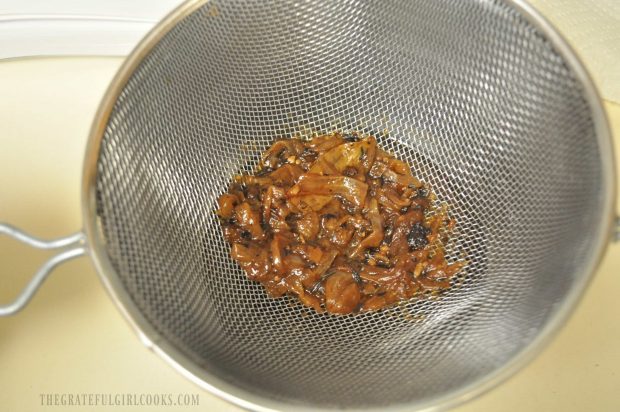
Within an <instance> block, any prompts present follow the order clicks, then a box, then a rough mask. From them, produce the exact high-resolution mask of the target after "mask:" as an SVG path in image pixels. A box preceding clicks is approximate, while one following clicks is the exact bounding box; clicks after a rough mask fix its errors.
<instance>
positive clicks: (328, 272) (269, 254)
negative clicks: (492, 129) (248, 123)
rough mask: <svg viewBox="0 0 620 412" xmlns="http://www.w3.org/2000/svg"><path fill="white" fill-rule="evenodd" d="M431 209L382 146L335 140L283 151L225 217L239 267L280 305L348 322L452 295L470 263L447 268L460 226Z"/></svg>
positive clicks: (224, 208) (270, 157)
mask: <svg viewBox="0 0 620 412" xmlns="http://www.w3.org/2000/svg"><path fill="white" fill-rule="evenodd" d="M431 199H432V194H431V193H430V191H429V190H428V188H427V187H425V186H424V185H423V184H422V183H421V182H420V181H419V180H418V179H416V178H415V177H414V176H413V175H412V174H411V169H410V168H409V166H408V165H407V164H406V163H405V162H403V161H401V160H398V159H396V158H394V157H393V156H391V155H389V154H388V153H387V152H385V151H384V150H382V149H381V148H379V147H378V146H377V142H376V140H375V138H374V137H372V136H369V137H362V136H361V135H360V134H358V133H347V134H341V133H332V134H328V135H323V136H319V137H315V138H313V139H311V140H301V139H287V140H279V141H277V142H275V143H274V144H273V145H272V146H271V147H270V148H269V149H268V150H267V151H266V152H265V153H264V154H263V156H262V159H261V162H260V164H259V167H258V170H257V171H256V173H255V174H254V175H240V176H235V180H234V182H233V183H232V185H231V186H230V188H229V190H228V193H224V194H222V195H221V196H220V198H219V199H218V206H219V208H218V211H217V214H218V215H219V217H220V220H221V223H222V227H223V233H224V236H225V238H226V240H227V241H228V242H229V243H230V244H231V245H232V249H231V255H232V257H233V259H234V260H236V261H237V263H239V265H240V266H241V267H242V268H243V270H244V271H245V272H246V274H247V276H248V278H250V279H252V280H255V281H258V282H261V283H262V284H263V285H264V286H265V288H266V290H267V292H268V293H269V294H270V295H271V296H274V297H278V296H282V295H285V294H292V295H295V296H297V297H298V299H299V300H300V301H301V302H302V303H303V304H304V305H306V306H308V307H311V308H313V309H315V310H316V311H318V312H322V311H324V310H327V311H328V312H330V313H334V314H347V313H353V312H357V311H375V310H379V309H382V308H384V307H386V306H389V305H392V304H394V303H396V302H398V301H401V300H406V299H410V298H412V297H413V296H414V295H415V294H417V293H420V292H422V291H425V290H437V289H446V288H448V287H449V286H450V279H451V278H452V277H453V276H454V275H455V274H456V273H457V272H458V271H459V270H460V269H461V268H462V267H463V265H464V263H463V262H456V263H452V264H449V263H448V262H447V261H446V259H445V257H444V252H443V248H442V243H441V242H442V240H444V239H445V232H449V230H450V229H451V228H452V227H453V226H454V223H455V222H454V220H448V219H447V218H446V214H445V211H444V212H441V213H435V214H434V215H433V216H432V217H429V216H427V212H428V211H429V208H430V204H431ZM444 229H445V230H444ZM440 232H441V233H442V235H441V236H440Z"/></svg>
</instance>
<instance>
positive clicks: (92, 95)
mask: <svg viewBox="0 0 620 412" xmlns="http://www.w3.org/2000/svg"><path fill="white" fill-rule="evenodd" d="M120 62H121V59H114V58H107V59H103V58H67V59H27V60H16V61H5V62H0V220H1V221H6V222H10V223H12V224H15V225H17V226H19V227H21V228H23V229H25V230H27V231H29V232H31V233H32V234H36V235H38V236H41V237H46V238H53V237H58V236H63V235H66V234H69V233H71V232H74V231H77V230H79V228H80V227H81V221H80V219H81V217H80V210H79V200H80V197H79V190H80V173H81V166H82V157H83V152H84V145H85V142H86V138H87V134H88V129H89V126H90V123H91V121H92V119H93V116H94V113H95V109H96V107H97V105H98V103H99V100H100V99H101V96H102V94H103V92H104V90H105V88H106V86H107V85H108V83H109V81H110V79H111V77H112V76H113V74H114V72H115V70H116V69H117V68H118V66H119V64H120ZM606 107H607V109H608V112H609V115H610V119H611V122H612V125H613V128H614V130H615V135H616V147H620V106H617V105H612V104H607V105H606ZM617 152H618V150H617ZM617 157H618V158H620V156H617ZM46 256H48V254H47V253H45V252H40V251H32V250H30V249H29V248H28V247H26V246H23V245H20V244H16V243H15V242H13V241H10V240H8V239H6V238H1V239H0V302H6V301H8V300H9V299H11V298H12V297H13V296H14V295H15V294H16V293H17V292H18V291H19V290H20V289H21V287H22V286H23V285H24V284H25V282H26V281H27V279H28V278H29V275H30V274H31V273H32V272H33V271H34V270H35V269H36V268H37V266H38V265H39V264H40V263H41V262H43V261H44V260H45V257H46ZM619 292H620V246H618V245H612V246H611V247H610V248H609V250H608V253H607V256H606V257H605V259H604V261H603V263H602V265H601V267H600V270H599V272H598V274H597V276H596V277H595V279H594V282H593V283H592V284H591V287H590V288H589V289H588V291H587V293H586V296H585V298H584V299H583V300H582V302H581V304H580V305H579V307H578V309H577V310H576V312H575V314H574V316H573V317H572V318H571V320H570V322H569V323H568V325H566V327H565V328H564V329H563V330H562V331H561V333H560V334H559V336H558V337H557V338H556V339H555V340H554V341H553V343H552V344H551V345H549V346H548V347H547V348H546V349H545V351H544V352H543V353H542V354H541V355H540V356H539V357H538V358H537V359H536V360H535V361H534V362H533V363H531V364H530V365H529V366H527V367H526V368H525V369H523V370H522V371H521V372H519V373H518V374H517V375H515V376H514V377H513V378H511V379H510V380H509V381H507V382H505V383H504V384H502V385H501V386H500V387H498V388H496V389H494V390H492V391H491V392H489V393H487V394H486V395H484V396H482V397H480V398H478V399H476V400H474V401H472V402H470V403H468V404H466V405H464V406H462V407H460V408H458V409H456V411H458V412H471V411H515V412H516V411H519V412H521V411H563V412H572V411H575V412H576V411H579V412H581V411H586V410H587V411H610V412H611V411H618V410H620V322H619V320H618V315H619V314H620V297H619ZM63 393H73V394H76V393H86V394H88V393H92V394H97V393H98V394H112V395H113V396H114V395H116V394H127V393H131V394H173V395H174V396H176V394H178V393H181V394H186V393H187V394H199V395H198V396H199V405H198V406H183V407H162V406H158V407H155V406H153V407H147V406H141V407H137V408H132V407H128V406H126V407H115V408H113V409H112V410H115V411H163V410H165V411H205V410H208V411H239V409H238V408H236V407H234V406H232V405H229V404H228V403H225V402H223V401H221V400H219V399H218V398H215V397H214V396H212V395H210V394H208V393H206V392H203V391H202V390H200V389H199V388H198V387H196V386H195V385H194V384H192V383H191V382H189V381H188V380H186V379H185V378H184V377H182V376H181V375H180V374H179V373H177V372H175V371H174V370H173V369H172V368H170V367H169V366H168V365H167V364H166V363H165V362H164V361H163V360H161V359H160V358H158V357H157V356H156V355H154V354H152V353H151V352H149V351H148V350H147V349H145V348H144V347H143V346H142V344H141V343H140V341H139V340H138V339H137V337H136V336H135V335H134V333H133V331H132V330H131V329H130V327H129V326H128V324H127V323H126V322H125V320H124V319H123V318H122V316H121V314H120V312H119V311H118V310H117V309H116V307H115V306H114V304H113V303H112V301H111V300H110V299H109V298H108V296H107V294H106V292H105V291H104V289H103V286H102V285H101V283H100V282H99V279H98V277H97V275H96V273H95V271H94V269H93V267H92V266H91V264H90V261H89V260H88V259H87V258H83V259H79V260H76V261H72V262H70V263H67V264H66V265H63V266H62V267H60V268H59V269H57V270H56V271H55V272H54V273H53V274H52V275H51V277H50V278H49V280H48V281H47V282H46V283H45V285H43V287H42V289H41V290H40V292H39V293H38V294H37V295H36V296H35V298H34V299H33V301H32V302H31V303H30V305H29V306H28V307H27V308H26V309H25V310H24V311H23V312H21V313H19V314H18V315H16V316H14V317H11V318H5V319H2V318H0V410H3V411H45V410H69V411H89V410H107V409H106V408H104V407H101V406H99V407H72V408H63V407H60V406H58V407H50V406H41V402H42V400H41V394H63Z"/></svg>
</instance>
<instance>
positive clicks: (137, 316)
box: [82, 0, 616, 412]
mask: <svg viewBox="0 0 620 412" xmlns="http://www.w3.org/2000/svg"><path fill="white" fill-rule="evenodd" d="M504 1H505V2H506V4H508V5H511V6H513V7H514V8H515V9H517V10H518V11H520V12H521V14H522V15H523V16H524V17H525V18H526V19H527V20H528V21H529V22H530V23H531V24H533V25H534V26H535V27H536V28H538V29H539V30H541V31H542V32H543V33H544V34H545V35H546V36H547V38H548V40H549V41H550V42H551V43H552V44H553V46H554V48H555V50H556V51H557V52H558V53H559V54H560V55H561V56H562V57H563V58H564V60H565V61H566V63H567V64H568V65H569V67H570V68H571V69H572V71H573V72H574V73H575V74H576V76H577V78H578V79H579V80H580V82H581V84H582V85H583V87H584V91H585V98H586V100H587V101H588V103H589V104H590V107H591V108H592V111H593V120H594V127H595V130H596V135H597V139H598V144H599V148H600V149H601V150H600V157H601V162H602V165H601V169H602V171H603V182H602V186H603V189H604V190H603V194H602V196H604V197H605V198H604V199H603V201H602V202H601V204H602V207H603V214H602V216H601V219H600V223H599V228H598V232H597V233H598V236H597V237H596V239H593V240H592V245H593V247H592V250H593V252H592V253H591V254H590V256H588V261H587V262H586V264H585V265H584V267H585V268H586V270H585V271H584V273H585V275H584V276H582V277H580V279H579V280H578V281H577V282H575V283H574V284H573V286H572V288H571V290H570V291H569V293H568V294H567V297H566V299H565V300H564V301H563V302H562V303H561V304H559V305H558V306H557V308H556V310H555V313H553V314H552V315H551V317H550V319H549V321H548V322H547V324H546V325H545V327H544V328H543V329H542V330H541V332H540V333H539V335H538V336H537V337H536V338H535V339H534V340H533V341H532V342H531V343H530V344H529V345H528V346H526V347H525V348H524V349H522V350H521V351H520V352H519V353H518V354H517V355H515V356H514V357H513V358H512V359H511V360H510V361H508V362H507V363H506V364H504V365H503V366H502V367H500V368H498V369H496V370H495V371H494V372H493V373H491V374H488V375H486V376H483V377H481V378H479V379H478V380H476V381H474V382H472V383H470V384H469V385H467V386H464V387H461V388H460V389H458V390H455V391H453V392H451V393H446V394H443V395H441V396H437V397H435V398H433V399H430V400H428V401H425V402H418V403H408V404H396V405H392V406H389V407H385V408H380V409H379V408H377V409H376V410H377V411H379V410H381V411H405V410H406V411H411V410H424V411H439V410H445V409H447V408H450V407H454V406H456V405H458V404H461V403H463V402H465V401H468V400H471V399H473V398H475V397H477V396H479V395H481V394H482V393H484V392H486V391H488V390H489V389H491V388H493V387H495V386H496V385H498V384H499V383H500V382H502V381H504V380H506V379H507V378H508V377H510V376H512V375H513V374H514V373H516V372H517V371H518V370H520V369H521V368H522V367H524V366H525V365H526V364H528V363H529V362H530V361H531V360H532V359H533V358H534V357H535V356H536V355H537V354H538V353H539V352H540V351H541V350H542V349H543V348H544V347H545V345H547V344H548V343H549V342H550V340H551V339H552V338H553V336H554V335H555V334H556V333H557V332H558V331H559V329H560V328H561V326H563V325H564V324H565V322H566V320H567V319H568V317H569V316H570V314H571V313H572V311H573V310H574V309H575V307H576V305H577V303H578V301H579V299H580V298H581V296H582V294H583V293H584V291H585V288H586V286H587V284H588V283H589V281H590V280H591V278H592V276H593V274H594V273H595V271H596V269H597V267H598V265H599V263H600V261H601V259H602V257H603V255H604V252H605V250H606V246H607V245H608V243H609V241H610V239H611V236H612V232H613V229H614V218H615V216H614V215H615V213H614V212H615V211H614V206H615V205H614V203H615V202H614V199H615V192H616V176H615V163H614V155H613V153H614V151H613V144H612V139H611V133H610V129H609V125H608V122H607V118H606V114H605V110H604V107H603V103H602V100H601V98H600V96H599V94H598V92H597V90H596V87H595V86H594V83H593V81H592V79H591V78H590V76H589V75H588V72H587V71H586V69H585V66H584V64H583V63H582V62H581V61H580V59H579V57H578V56H577V55H576V54H575V52H574V51H573V50H572V48H571V47H570V46H569V45H568V43H567V42H566V40H565V39H564V38H563V37H562V36H561V35H560V34H559V33H558V32H557V31H556V30H555V29H554V28H553V26H552V25H551V24H550V23H549V22H548V21H547V20H546V19H545V18H544V17H542V16H541V15H540V14H539V13H538V12H537V11H535V10H534V9H533V8H532V7H531V6H530V5H528V4H527V3H526V2H525V1H523V0H504ZM208 2H209V0H188V1H186V2H185V3H183V4H182V5H180V6H179V7H177V8H176V9H175V10H173V11H172V12H171V13H170V14H169V15H168V16H167V17H166V18H165V19H164V20H162V21H161V22H160V23H159V24H157V25H156V26H155V27H154V28H153V29H152V30H151V31H150V32H149V33H148V35H147V36H146V37H145V38H144V39H143V40H142V41H141V42H140V43H139V44H138V46H137V47H136V48H135V49H134V50H133V51H132V53H131V54H130V55H129V56H128V57H127V59H126V60H125V62H124V63H123V65H122V66H121V68H120V69H119V71H118V73H117V74H116V76H115V78H114V79H113V81H112V83H111V84H110V86H109V88H108V89H107V91H106V93H105V95H104V98H103V100H102V102H101V104H100V106H99V108H98V111H97V114H96V116H95V119H94V121H93V124H92V127H91V130H90V135H89V139H88V143H87V147H86V154H85V158H84V167H83V180H82V215H83V221H84V231H85V234H86V238H87V242H88V245H89V248H90V251H91V257H92V260H93V263H94V265H95V268H96V270H97V273H98V275H99V277H100V278H101V281H102V283H103V284H104V285H105V287H106V289H107V291H108V293H109V295H110V296H111V298H112V300H113V301H114V302H115V304H116V305H117V306H118V308H119V310H120V311H121V312H122V313H123V315H124V317H125V319H126V320H127V321H128V323H129V324H130V325H131V327H132V328H133V329H134V330H135V332H136V333H137V335H138V336H139V338H140V340H141V341H142V343H143V344H144V345H145V346H146V347H148V348H149V349H151V350H152V351H153V352H155V353H157V354H158V355H159V356H161V357H162V358H163V359H165V360H166V361H167V362H168V363H169V364H170V365H171V366H172V367H173V368H174V369H176V370H177V371H179V372H180V373H181V374H182V375H184V376H185V377H187V378H188V379H190V380H191V381H192V382H194V383H195V384H197V385H198V386H200V387H201V388H203V389H205V390H207V391H209V392H211V393H212V394H214V395H217V396H219V397H220V398H223V399H225V400H227V401H229V402H231V403H233V404H236V405H238V406H240V407H242V408H245V409H250V410H256V411H274V410H287V411H300V412H301V411H317V410H324V411H327V410H332V409H326V408H322V409H321V408H317V407H314V406H309V405H292V404H289V403H284V402H279V401H275V400H273V399H269V398H264V397H261V396H259V395H256V394H254V393H250V392H247V391H245V390H242V389H240V388H238V387H236V386H234V385H231V384H230V383H228V382H226V381H224V380H222V379H220V378H218V377H217V376H215V375H213V374H211V373H210V372H208V371H205V370H204V369H202V368H200V367H198V366H197V365H196V364H195V363H194V362H193V361H192V359H191V358H189V357H188V356H187V355H186V354H184V353H182V352H181V351H180V350H179V349H178V348H176V347H175V346H174V345H173V344H171V343H170V342H169V341H168V340H167V339H166V338H165V337H163V336H161V335H160V334H159V333H158V332H157V331H156V330H155V329H154V327H153V326H152V325H151V324H150V322H149V321H148V320H147V319H146V318H145V317H144V316H143V315H142V313H141V312H140V310H139V309H138V307H137V306H136V304H135V303H134V302H133V301H132V299H131V297H130V295H129V293H128V292H127V290H126V289H125V287H124V285H123V283H122V282H121V279H120V277H119V275H118V273H117V272H116V270H115V269H114V267H113V266H112V263H111V261H110V259H109V258H108V256H107V253H106V251H105V238H104V236H103V230H102V227H101V225H100V222H99V221H98V218H97V213H96V196H95V195H96V177H97V163H98V159H99V151H100V147H101V142H102V139H103V136H104V131H105V128H106V126H107V121H108V119H109V117H110V114H111V112H112V109H113V107H114V105H115V103H116V100H117V98H118V96H119V95H120V93H121V91H122V89H123V87H124V86H125V84H126V82H127V81H128V79H129V78H130V76H131V75H132V74H133V73H134V71H135V69H136V67H137V66H138V65H139V64H140V63H141V62H142V60H143V59H144V58H145V57H146V56H147V54H148V53H149V52H150V50H151V49H152V48H153V47H154V46H155V45H156V44H157V43H158V42H159V40H160V39H162V37H163V36H164V35H165V34H166V33H168V32H169V31H170V30H171V29H172V27H174V26H175V24H176V23H178V22H179V21H181V20H182V19H183V18H184V17H186V16H188V15H189V14H191V13H192V12H194V11H195V10H197V9H198V8H199V7H201V6H203V5H204V4H206V3H208ZM372 410H374V409H372Z"/></svg>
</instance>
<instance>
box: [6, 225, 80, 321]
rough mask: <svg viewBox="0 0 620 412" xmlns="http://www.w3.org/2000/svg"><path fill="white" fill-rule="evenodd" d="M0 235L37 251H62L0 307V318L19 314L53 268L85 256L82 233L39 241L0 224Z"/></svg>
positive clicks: (11, 227) (9, 226) (14, 228)
mask: <svg viewBox="0 0 620 412" xmlns="http://www.w3.org/2000/svg"><path fill="white" fill-rule="evenodd" d="M0 235H7V236H9V237H12V238H14V239H16V240H19V241H20V242H23V243H25V244H27V245H30V246H32V247H35V248H37V249H46V250H50V249H61V250H62V251H61V252H60V253H58V254H57V255H54V256H53V257H52V258H50V259H49V260H48V261H47V262H45V263H44V264H43V265H42V266H41V267H40V268H39V270H38V271H37V272H36V273H35V274H34V276H33V277H32V279H30V282H28V284H27V285H26V287H25V288H24V289H23V290H22V291H21V293H20V294H19V296H17V298H16V299H15V300H14V301H13V302H11V303H9V304H6V305H0V316H10V315H13V314H15V313H17V312H19V311H20V310H21V309H23V308H24V307H25V306H26V304H27V303H28V302H29V301H30V299H31V298H32V296H33V295H34V294H35V292H36V291H37V289H39V286H41V284H42V283H43V281H45V279H47V276H48V275H49V274H50V273H51V272H52V270H54V268H56V266H58V265H59V264H61V263H63V262H66V261H67V260H71V259H74V258H76V257H79V256H83V255H85V254H86V245H85V241H84V234H83V233H82V232H78V233H75V234H73V235H71V236H67V237H62V238H59V239H54V240H41V239H39V238H36V237H34V236H30V235H28V234H26V233H24V232H23V231H21V230H19V229H17V228H16V227H14V226H11V225H9V224H6V223H0Z"/></svg>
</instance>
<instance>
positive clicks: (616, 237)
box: [614, 216, 620, 242]
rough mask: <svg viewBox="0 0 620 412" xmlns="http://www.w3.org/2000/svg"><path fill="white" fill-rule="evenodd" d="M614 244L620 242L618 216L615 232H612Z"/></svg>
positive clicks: (619, 218)
mask: <svg viewBox="0 0 620 412" xmlns="http://www.w3.org/2000/svg"><path fill="white" fill-rule="evenodd" d="M614 242H620V216H618V217H617V218H616V230H615V231H614Z"/></svg>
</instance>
